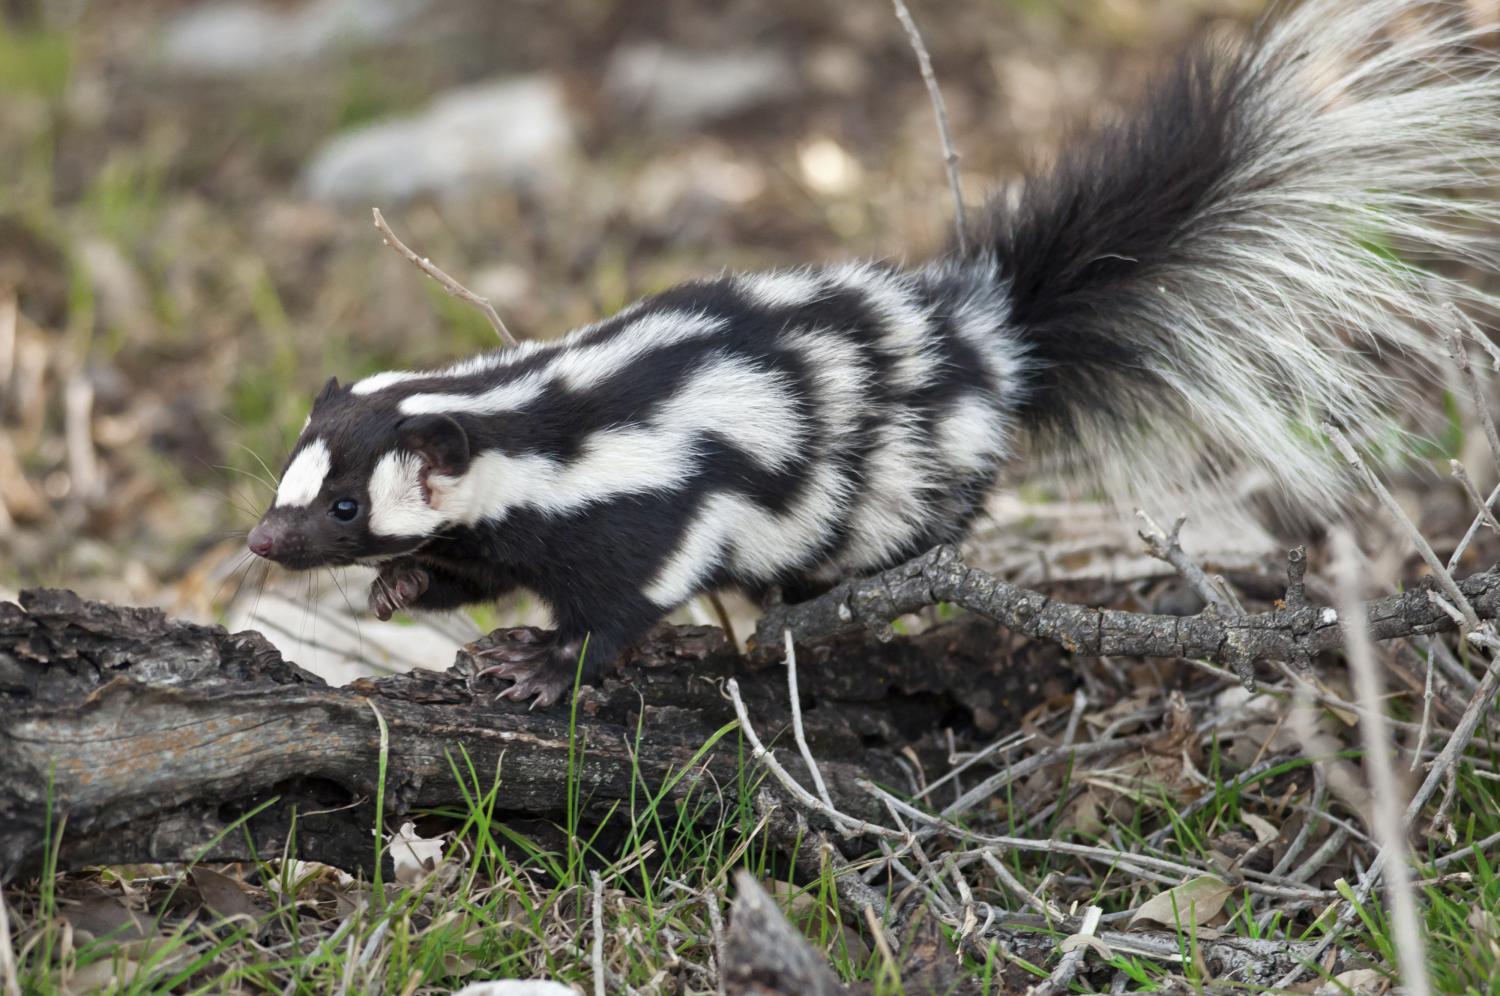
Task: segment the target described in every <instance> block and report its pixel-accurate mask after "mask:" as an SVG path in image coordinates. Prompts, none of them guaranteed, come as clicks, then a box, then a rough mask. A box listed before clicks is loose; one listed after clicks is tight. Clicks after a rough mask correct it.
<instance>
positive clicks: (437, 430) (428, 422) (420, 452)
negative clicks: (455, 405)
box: [249, 379, 470, 570]
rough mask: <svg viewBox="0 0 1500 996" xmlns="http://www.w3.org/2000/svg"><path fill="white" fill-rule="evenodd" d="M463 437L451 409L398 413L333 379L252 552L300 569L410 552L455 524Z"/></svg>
mask: <svg viewBox="0 0 1500 996" xmlns="http://www.w3.org/2000/svg"><path fill="white" fill-rule="evenodd" d="M469 456H470V454H469V439H468V435H467V433H466V432H465V431H464V428H463V426H461V425H460V424H459V423H458V422H457V421H456V420H455V419H453V418H452V417H450V416H448V415H441V414H435V415H403V414H401V413H400V412H399V411H398V410H397V409H396V407H395V406H394V404H392V403H391V402H390V401H389V400H385V399H382V398H380V397H378V396H369V395H359V394H355V393H353V392H351V391H349V390H348V389H347V388H341V387H340V386H339V383H338V381H337V380H336V379H330V380H329V381H328V383H327V384H326V385H324V387H323V390H322V392H321V393H319V395H318V397H317V399H316V400H315V401H314V402H313V408H312V414H311V415H309V416H308V419H307V425H305V426H304V427H303V429H302V435H301V436H300V437H298V439H297V445H296V446H295V447H294V448H293V450H292V455H291V457H290V458H289V459H288V460H287V464H286V468H285V469H284V470H283V471H282V473H281V482H280V484H279V486H278V487H277V489H276V500H275V501H274V502H273V503H272V505H271V508H270V509H269V510H268V511H267V512H266V514H265V515H264V516H262V517H261V520H260V522H259V523H258V524H257V525H256V526H255V528H254V529H252V530H251V531H250V538H249V547H250V551H251V552H252V553H254V554H256V555H257V556H260V557H264V558H266V559H267V560H274V561H275V562H276V563H278V564H282V565H283V566H286V567H291V568H294V569H297V570H305V569H307V568H312V567H323V566H337V565H342V564H352V563H357V562H369V563H374V562H379V561H381V560H387V559H390V558H391V557H395V556H399V555H400V554H403V553H410V552H412V551H413V550H416V549H417V548H418V547H420V546H422V544H424V543H426V542H427V541H428V540H429V539H430V538H431V537H432V536H434V535H435V534H436V533H438V532H439V531H440V530H442V529H443V528H444V527H445V526H447V525H449V524H451V523H452V522H453V521H454V516H453V511H454V510H453V508H452V505H453V504H454V501H453V499H454V498H455V497H456V495H455V492H456V491H457V490H458V486H459V484H460V483H461V482H462V480H463V476H464V473H465V471H466V470H467V469H468V466H469Z"/></svg>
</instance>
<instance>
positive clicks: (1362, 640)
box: [1333, 529, 1431, 996]
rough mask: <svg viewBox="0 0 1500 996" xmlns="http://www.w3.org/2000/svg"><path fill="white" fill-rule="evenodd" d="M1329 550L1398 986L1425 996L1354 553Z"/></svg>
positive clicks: (1348, 539)
mask: <svg viewBox="0 0 1500 996" xmlns="http://www.w3.org/2000/svg"><path fill="white" fill-rule="evenodd" d="M1333 545H1334V551H1335V557H1336V562H1337V563H1338V565H1339V566H1338V571H1337V574H1338V582H1339V583H1338V598H1339V613H1340V614H1341V615H1342V616H1343V621H1344V630H1345V633H1346V634H1347V636H1346V643H1345V646H1346V647H1347V650H1348V652H1347V654H1346V655H1345V657H1346V659H1347V660H1348V662H1349V668H1350V670H1352V671H1353V672H1354V687H1355V690H1356V691H1357V692H1358V695H1359V700H1360V704H1361V705H1362V706H1363V707H1364V709H1363V713H1364V715H1363V716H1362V717H1361V719H1360V724H1359V728H1360V733H1361V734H1362V735H1363V737H1364V742H1365V757H1366V759H1367V760H1368V762H1369V765H1368V767H1369V772H1370V794H1371V796H1372V799H1371V802H1372V806H1371V809H1372V810H1373V812H1372V815H1371V820H1370V823H1371V829H1372V830H1373V831H1374V833H1375V839H1376V840H1378V841H1379V842H1380V850H1381V853H1382V854H1387V855H1390V867H1389V869H1388V871H1387V874H1386V877H1385V887H1386V894H1387V898H1388V899H1389V901H1390V904H1391V913H1392V917H1393V921H1394V923H1393V925H1394V927H1395V941H1396V960H1397V963H1398V964H1399V965H1400V967H1401V975H1402V982H1403V983H1405V986H1406V990H1407V992H1409V993H1411V994H1412V996H1426V994H1427V993H1428V992H1430V991H1431V990H1430V986H1429V984H1428V980H1427V958H1426V949H1425V947H1424V945H1423V943H1422V931H1421V927H1420V926H1419V925H1418V922H1417V899H1416V896H1415V895H1414V894H1413V891H1412V885H1411V869H1410V866H1409V864H1408V857H1407V853H1406V832H1405V829H1404V827H1403V826H1402V821H1401V808H1402V807H1401V798H1400V792H1401V790H1400V788H1399V786H1398V784H1397V781H1396V771H1395V761H1394V759H1393V758H1392V756H1391V742H1390V730H1389V728H1388V727H1387V726H1386V722H1385V710H1384V706H1383V705H1382V702H1381V698H1382V692H1383V689H1382V688H1381V681H1380V674H1379V672H1378V670H1377V669H1376V664H1375V644H1374V642H1373V641H1372V640H1371V639H1370V630H1369V627H1368V626H1366V624H1365V619H1364V616H1363V615H1362V614H1361V613H1360V604H1359V567H1358V562H1359V557H1360V554H1359V550H1358V548H1356V547H1355V545H1354V538H1353V537H1352V536H1350V535H1349V533H1348V531H1347V530H1344V529H1340V530H1338V531H1337V532H1335V533H1334V536H1333Z"/></svg>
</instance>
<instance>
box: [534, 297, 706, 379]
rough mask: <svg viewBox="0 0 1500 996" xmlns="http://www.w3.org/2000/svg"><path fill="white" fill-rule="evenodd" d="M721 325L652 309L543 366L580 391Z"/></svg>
mask: <svg viewBox="0 0 1500 996" xmlns="http://www.w3.org/2000/svg"><path fill="white" fill-rule="evenodd" d="M724 327H725V322H724V319H722V318H715V317H712V316H709V315H701V314H692V313H689V312H684V311H653V312H651V313H649V314H646V315H643V316H642V317H640V318H637V319H636V320H635V321H633V322H631V323H630V324H628V325H626V326H625V327H624V328H622V329H620V330H619V331H618V332H616V333H615V334H614V335H612V336H610V337H609V338H608V339H606V340H604V341H603V342H600V343H598V344H596V345H592V346H571V345H570V346H569V347H568V348H565V349H560V350H558V352H557V356H556V358H555V359H553V361H552V362H551V363H549V364H548V365H547V368H546V369H547V371H548V372H549V373H550V374H552V375H553V376H554V377H556V378H557V379H558V380H559V381H560V382H561V383H562V384H564V385H565V386H567V387H568V388H569V389H571V390H574V391H582V390H586V389H588V388H590V387H594V386H595V385H597V384H600V383H603V382H604V381H606V380H608V379H609V378H611V377H613V376H615V375H617V374H619V373H620V372H621V371H623V370H625V369H626V368H627V367H629V366H630V364H631V363H633V362H635V361H636V360H638V359H640V358H641V357H642V356H644V355H645V354H647V353H649V352H654V351H655V350H658V349H663V348H665V347H667V346H670V345H672V344H674V343H679V342H686V341H688V340H689V339H699V338H703V337H705V336H711V335H715V334H717V333H719V332H722V331H723V330H724ZM570 338H571V337H570Z"/></svg>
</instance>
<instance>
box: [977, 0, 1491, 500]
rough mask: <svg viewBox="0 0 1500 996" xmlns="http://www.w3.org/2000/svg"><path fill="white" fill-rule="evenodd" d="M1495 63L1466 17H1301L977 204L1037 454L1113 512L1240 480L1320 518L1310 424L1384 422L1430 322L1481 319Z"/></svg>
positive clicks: (1354, 1)
mask: <svg viewBox="0 0 1500 996" xmlns="http://www.w3.org/2000/svg"><path fill="white" fill-rule="evenodd" d="M1495 44H1496V38H1495V34H1494V32H1493V30H1490V31H1485V30H1483V29H1482V28H1481V27H1480V26H1479V25H1477V24H1476V23H1474V22H1473V21H1472V20H1471V19H1470V15H1469V13H1468V9H1467V7H1466V5H1465V4H1464V3H1463V2H1461V0H1306V2H1304V3H1302V4H1301V5H1299V6H1297V7H1295V8H1294V9H1291V10H1289V11H1285V12H1284V13H1283V15H1282V16H1279V17H1277V18H1274V19H1272V20H1271V21H1270V22H1269V23H1267V24H1266V25H1264V26H1262V28H1261V29H1260V30H1258V31H1257V32H1256V33H1255V35H1254V36H1253V37H1252V38H1251V39H1249V40H1248V41H1245V42H1243V43H1239V44H1230V43H1215V44H1210V45H1205V46H1202V47H1201V48H1200V49H1199V50H1198V51H1197V52H1196V53H1195V54H1193V55H1191V56H1189V57H1187V58H1185V59H1183V60H1182V61H1181V62H1180V63H1179V64H1178V65H1177V66H1176V67H1175V68H1174V69H1173V70H1172V71H1171V72H1170V73H1169V74H1167V75H1166V76H1164V77H1163V78H1161V79H1160V80H1158V81H1157V82H1156V84H1155V85H1154V86H1153V87H1152V88H1151V89H1150V91H1149V93H1148V95H1147V97H1146V99H1145V101H1144V103H1143V104H1142V105H1141V106H1140V108H1139V110H1138V111H1137V112H1135V113H1134V114H1132V115H1129V116H1126V117H1124V118H1123V119H1121V120H1118V121H1115V122H1112V123H1108V124H1105V125H1102V126H1100V127H1097V128H1095V129H1093V130H1091V131H1089V132H1087V133H1085V134H1084V135H1082V136H1079V138H1078V140H1077V141H1075V142H1073V143H1071V144H1070V145H1069V146H1068V147H1067V149H1066V151H1064V152H1063V153H1062V154H1061V156H1060V157H1059V158H1058V159H1057V161H1056V162H1055V163H1054V164H1052V165H1051V166H1049V167H1048V168H1046V169H1042V170H1039V171H1038V172H1036V173H1035V174H1034V175H1032V176H1030V177H1029V178H1028V179H1027V180H1026V181H1025V183H1024V186H1023V187H1022V188H1021V191H1020V194H1019V197H1018V198H1012V199H1011V200H1010V201H1009V202H1007V201H1004V200H1000V201H997V202H996V203H995V204H993V205H992V206H991V207H990V208H989V209H988V211H987V217H986V218H985V219H984V220H983V221H982V222H981V225H980V227H979V229H978V230H977V231H976V233H975V234H976V236H977V238H976V239H974V240H972V241H973V242H974V243H975V244H976V246H977V247H976V248H975V249H973V250H972V253H973V254H974V255H976V257H977V259H978V261H982V262H984V263H986V264H989V263H993V265H994V266H995V267H996V272H997V274H998V279H999V280H1001V281H1002V282H1003V283H1004V285H1005V286H1006V287H1007V288H1008V294H1009V299H1010V305H1011V309H1012V311H1011V315H1010V320H1011V324H1012V326H1013V328H1014V329H1015V330H1016V334H1017V336H1018V338H1019V339H1020V340H1021V341H1022V342H1023V343H1024V345H1025V348H1026V350H1027V352H1028V354H1029V357H1030V361H1031V365H1032V368H1033V380H1032V389H1031V392H1030V396H1029V399H1028V400H1027V402H1026V406H1025V410H1024V416H1025V419H1026V421H1027V422H1028V423H1029V424H1030V426H1031V427H1032V429H1033V435H1032V440H1033V441H1032V450H1033V454H1032V455H1033V458H1034V459H1040V460H1041V461H1042V462H1043V463H1044V464H1047V463H1051V462H1053V460H1054V459H1059V458H1060V462H1065V463H1067V464H1070V465H1072V466H1073V467H1075V468H1082V469H1083V470H1085V471H1086V472H1087V473H1088V474H1089V476H1092V477H1094V478H1095V479H1096V480H1099V482H1100V483H1102V484H1103V485H1104V486H1105V487H1106V488H1108V489H1109V490H1110V491H1111V492H1112V493H1113V494H1114V495H1115V496H1116V497H1124V492H1125V491H1127V490H1145V489H1160V488H1168V489H1170V490H1173V491H1178V490H1183V489H1189V490H1202V489H1204V488H1205V487H1208V486H1212V485H1214V484H1219V485H1224V484H1225V483H1226V482H1227V480H1228V475H1229V471H1231V470H1233V469H1235V468H1237V467H1241V466H1244V465H1246V464H1251V465H1258V466H1260V467H1262V468H1264V469H1265V470H1267V471H1268V472H1269V473H1270V474H1272V475H1273V476H1274V478H1275V479H1276V480H1277V481H1279V482H1280V483H1281V484H1282V486H1283V488H1284V493H1285V494H1286V495H1287V496H1289V497H1292V498H1294V499H1297V500H1299V501H1301V502H1304V503H1309V502H1310V503H1313V504H1316V505H1326V504H1330V503H1337V502H1339V501H1340V500H1341V499H1342V498H1343V497H1344V495H1345V493H1346V490H1347V484H1346V482H1345V479H1344V478H1343V477H1342V476H1341V474H1340V472H1339V471H1338V469H1337V465H1336V462H1335V461H1333V460H1330V459H1329V458H1328V455H1327V452H1326V449H1325V447H1324V445H1323V444H1322V442H1321V441H1320V440H1321V434H1320V433H1319V431H1318V425H1319V422H1320V421H1321V420H1323V419H1332V420H1334V421H1336V422H1341V423H1344V424H1345V425H1348V426H1351V427H1353V428H1355V429H1356V430H1359V429H1364V430H1367V431H1368V430H1370V429H1371V428H1372V427H1376V426H1389V425H1391V421H1390V408H1391V406H1392V405H1393V403H1395V402H1396V401H1398V400H1399V399H1400V398H1401V397H1402V391H1403V387H1402V383H1403V378H1402V377H1393V376H1391V375H1390V374H1391V368H1392V364H1393V362H1394V363H1395V364H1397V365H1399V364H1401V363H1403V362H1410V361H1417V362H1426V361H1431V360H1432V358H1434V357H1441V356H1443V355H1444V353H1443V348H1442V345H1441V344H1440V342H1436V341H1435V340H1434V337H1433V329H1434V327H1436V326H1438V325H1440V324H1441V323H1442V322H1443V321H1444V319H1443V311H1442V308H1443V305H1444V304H1445V303H1447V302H1453V303H1456V304H1459V305H1461V306H1463V307H1465V308H1467V309H1469V310H1470V312H1471V313H1472V314H1475V315H1477V316H1478V317H1479V318H1480V320H1481V321H1482V322H1483V321H1485V320H1486V319H1487V318H1488V317H1489V316H1493V315H1494V314H1495V313H1496V310H1497V309H1496V300H1495V299H1494V298H1492V297H1490V296H1489V295H1488V294H1487V293H1485V292H1484V291H1483V290H1481V289H1480V288H1481V287H1482V286H1483V281H1484V279H1485V278H1486V277H1488V276H1489V275H1491V274H1493V273H1494V272H1495V271H1496V270H1500V204H1497V200H1496V197H1495V192H1494V190H1493V183H1494V180H1495V166H1496V164H1497V162H1500V58H1497V56H1496V54H1495V51H1494V49H1493V48H1492V47H1491V46H1493V45H1495ZM1405 382H1406V383H1407V384H1408V385H1409V384H1410V383H1411V382H1410V379H1409V378H1405ZM1430 407H1433V408H1436V407H1437V406H1436V405H1431V406H1430Z"/></svg>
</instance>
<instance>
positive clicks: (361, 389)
mask: <svg viewBox="0 0 1500 996" xmlns="http://www.w3.org/2000/svg"><path fill="white" fill-rule="evenodd" d="M431 376H432V375H431V374H428V373H423V372H422V371H420V370H386V371H383V372H381V373H378V374H371V375H370V376H368V377H366V378H364V379H363V380H358V381H355V382H354V383H353V384H352V385H350V387H349V390H350V392H351V393H353V394H361V395H363V394H374V393H375V392H377V391H383V390H385V389H386V388H388V387H394V386H395V385H397V384H404V383H406V382H407V381H409V380H419V379H421V378H423V377H431Z"/></svg>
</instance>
